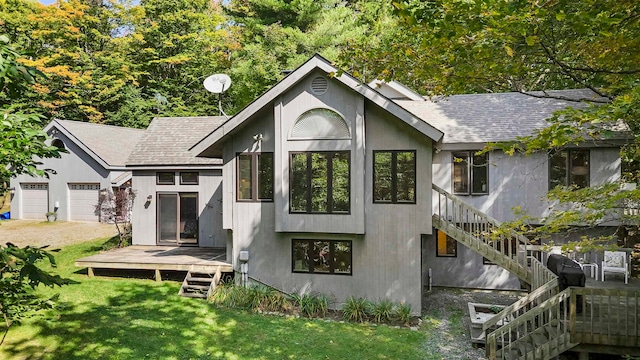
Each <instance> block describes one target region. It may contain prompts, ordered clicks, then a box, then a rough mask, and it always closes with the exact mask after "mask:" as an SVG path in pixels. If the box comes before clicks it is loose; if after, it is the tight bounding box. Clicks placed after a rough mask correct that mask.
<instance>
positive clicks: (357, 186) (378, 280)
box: [223, 76, 433, 314]
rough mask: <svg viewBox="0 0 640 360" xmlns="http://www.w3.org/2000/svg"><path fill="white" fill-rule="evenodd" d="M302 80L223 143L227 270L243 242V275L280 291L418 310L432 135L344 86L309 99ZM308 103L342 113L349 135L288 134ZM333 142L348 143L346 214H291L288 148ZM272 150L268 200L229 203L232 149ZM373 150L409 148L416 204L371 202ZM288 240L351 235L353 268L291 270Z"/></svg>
mask: <svg viewBox="0 0 640 360" xmlns="http://www.w3.org/2000/svg"><path fill="white" fill-rule="evenodd" d="M312 78H313V76H310V78H309V79H312ZM305 86H306V85H305V82H304V81H303V82H302V84H301V85H299V86H298V87H296V88H294V89H292V90H291V92H289V93H287V94H284V95H283V96H282V98H281V99H280V100H279V101H277V102H276V103H275V104H274V107H273V109H270V110H266V111H263V112H262V113H260V114H257V115H256V116H255V118H254V119H251V120H249V124H248V125H247V126H246V127H245V128H243V129H241V130H240V131H239V132H237V133H236V134H235V135H234V136H233V137H232V138H231V139H230V140H228V141H227V143H226V144H225V150H224V160H225V164H224V170H223V171H224V173H225V175H224V177H225V181H227V179H228V178H232V179H233V182H232V183H231V186H228V185H227V184H225V185H226V186H227V188H226V190H225V193H224V196H225V210H226V209H227V208H228V206H229V207H230V208H231V209H232V211H233V215H232V216H226V215H225V227H226V226H227V224H226V221H230V222H231V223H232V224H231V225H232V229H233V232H232V237H233V249H232V251H231V260H232V262H233V265H234V268H235V269H236V270H238V269H239V262H238V255H239V252H240V251H241V250H248V251H249V257H250V260H249V276H250V277H252V278H255V279H257V280H259V281H262V282H264V283H266V284H269V285H271V286H274V287H276V288H279V289H281V290H283V291H286V292H308V291H317V292H321V293H324V294H330V295H333V296H334V297H335V299H336V301H337V304H336V305H339V304H340V303H341V302H343V301H344V300H345V299H346V298H347V297H348V296H350V295H353V296H363V297H367V298H369V299H371V300H378V299H385V298H386V299H391V300H394V301H401V302H405V303H407V304H410V305H411V306H412V311H413V313H414V314H419V313H420V309H421V291H422V288H421V251H420V250H421V243H420V236H421V234H430V233H431V231H432V230H431V226H432V225H431V165H432V151H433V147H432V142H431V140H430V139H428V138H426V137H424V136H423V135H420V134H419V133H418V132H417V131H415V130H414V129H412V128H410V127H409V126H408V125H406V124H404V123H402V122H401V121H400V120H397V119H395V118H394V117H393V116H391V115H389V114H388V113H386V112H385V111H383V110H380V109H378V108H377V107H376V106H375V105H371V104H366V103H365V101H364V99H363V98H362V97H360V96H359V95H357V96H356V95H355V94H353V93H351V92H349V91H347V90H346V89H343V88H338V89H337V91H335V88H332V89H334V91H333V92H328V93H327V95H325V96H326V97H321V96H319V97H317V98H316V97H315V96H312V95H310V94H309V93H307V92H306V91H305V90H304V89H305ZM329 94H331V95H330V96H329ZM315 107H322V108H331V109H334V110H336V111H337V112H339V113H341V114H343V116H344V117H345V119H346V120H348V121H349V125H350V130H351V132H352V140H351V141H347V142H345V141H342V140H317V141H295V142H293V141H288V140H287V138H286V136H287V134H288V131H289V129H290V127H291V126H292V125H293V123H294V121H295V119H296V118H297V117H298V116H299V115H300V114H301V113H303V112H304V111H306V110H309V109H311V108H315ZM349 114H350V115H349ZM279 119H280V120H279ZM257 133H262V134H263V140H262V141H261V142H259V143H256V142H254V141H253V135H255V134H257ZM274 133H275V136H272V134H274ZM365 139H366V141H365ZM337 149H349V150H351V214H350V215H326V214H320V215H313V214H295V216H292V215H291V214H289V212H288V211H289V205H288V194H289V189H288V184H289V181H288V176H289V173H288V171H289V169H288V166H289V151H305V150H337ZM274 150H275V152H276V154H275V160H274V162H275V164H274V167H275V169H276V172H275V173H276V174H275V179H274V183H275V189H274V190H275V191H274V192H275V194H274V196H275V201H274V202H272V203H271V202H261V203H260V202H253V203H251V202H237V201H235V193H236V168H235V166H236V165H235V155H236V153H238V152H244V151H274ZM373 150H416V152H417V203H416V204H373V198H372V192H373V189H372V187H373V174H372V169H373V161H372V154H373ZM292 239H319V240H350V241H352V255H353V263H352V269H353V275H352V276H344V275H325V274H303V273H293V272H292V249H291V245H292Z"/></svg>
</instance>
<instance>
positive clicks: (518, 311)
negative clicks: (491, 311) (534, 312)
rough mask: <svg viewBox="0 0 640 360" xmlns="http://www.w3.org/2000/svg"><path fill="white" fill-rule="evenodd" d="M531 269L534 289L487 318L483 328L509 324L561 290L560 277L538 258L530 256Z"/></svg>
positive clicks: (487, 330)
mask: <svg viewBox="0 0 640 360" xmlns="http://www.w3.org/2000/svg"><path fill="white" fill-rule="evenodd" d="M529 260H530V262H531V270H532V273H533V280H534V281H533V283H532V289H533V290H532V291H531V292H530V293H529V294H527V295H526V296H524V297H523V298H521V299H520V300H518V301H516V302H514V303H513V304H511V305H509V306H507V307H506V308H504V309H503V310H502V311H501V312H499V313H498V314H496V316H494V317H492V318H491V319H489V320H487V321H486V322H485V323H484V324H483V325H482V328H483V330H484V331H485V332H486V333H489V332H490V331H491V330H493V328H494V327H496V326H497V325H498V324H507V323H509V322H510V321H513V320H514V319H516V318H518V317H520V316H522V315H524V314H525V313H526V312H527V311H529V310H531V309H533V308H535V307H536V306H537V305H539V304H541V303H542V302H544V301H545V300H548V299H550V298H551V297H553V296H554V295H556V294H557V293H558V292H559V287H558V277H557V276H556V275H555V274H554V273H553V272H551V270H549V269H547V267H546V266H544V265H543V264H542V263H541V262H540V261H538V259H536V258H533V257H532V258H530V259H529Z"/></svg>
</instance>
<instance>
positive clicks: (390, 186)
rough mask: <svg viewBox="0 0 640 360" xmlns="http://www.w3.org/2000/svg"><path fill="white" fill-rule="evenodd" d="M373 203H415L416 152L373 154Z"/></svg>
mask: <svg viewBox="0 0 640 360" xmlns="http://www.w3.org/2000/svg"><path fill="white" fill-rule="evenodd" d="M373 202H376V203H394V204H395V203H405V204H415V202H416V152H415V151H374V152H373Z"/></svg>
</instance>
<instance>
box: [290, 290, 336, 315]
mask: <svg viewBox="0 0 640 360" xmlns="http://www.w3.org/2000/svg"><path fill="white" fill-rule="evenodd" d="M293 300H294V302H295V304H296V305H297V306H298V309H299V310H300V313H302V314H303V315H305V316H307V317H315V316H319V317H324V316H325V315H326V314H327V310H328V309H329V303H330V302H331V299H330V298H329V297H328V296H327V295H323V294H318V293H305V294H302V295H294V296H293Z"/></svg>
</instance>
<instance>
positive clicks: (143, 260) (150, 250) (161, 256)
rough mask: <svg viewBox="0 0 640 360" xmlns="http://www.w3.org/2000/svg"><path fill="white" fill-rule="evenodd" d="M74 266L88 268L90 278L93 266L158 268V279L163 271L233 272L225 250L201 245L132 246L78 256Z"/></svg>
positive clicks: (156, 271) (100, 267)
mask: <svg viewBox="0 0 640 360" xmlns="http://www.w3.org/2000/svg"><path fill="white" fill-rule="evenodd" d="M75 265H76V266H78V267H86V268H87V270H88V274H89V277H92V276H93V269H130V270H155V274H156V280H158V281H160V280H162V279H161V276H160V271H161V270H173V271H195V272H199V273H210V274H213V273H215V272H216V271H217V269H218V268H219V269H220V271H221V272H233V267H232V266H231V264H230V263H228V262H226V251H225V250H224V249H216V248H200V247H172V246H140V245H132V246H128V247H125V248H121V249H115V250H110V251H106V252H103V253H100V254H96V255H92V256H88V257H85V258H82V259H78V260H76V263H75Z"/></svg>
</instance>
